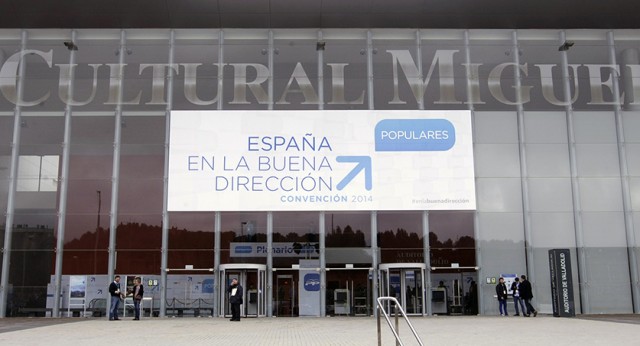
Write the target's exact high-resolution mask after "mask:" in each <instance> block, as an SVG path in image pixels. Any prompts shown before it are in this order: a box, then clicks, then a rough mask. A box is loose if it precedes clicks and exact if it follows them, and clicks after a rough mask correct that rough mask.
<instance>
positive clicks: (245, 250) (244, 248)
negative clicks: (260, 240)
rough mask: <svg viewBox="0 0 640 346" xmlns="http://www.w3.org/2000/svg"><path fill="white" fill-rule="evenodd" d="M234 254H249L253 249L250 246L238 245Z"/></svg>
mask: <svg viewBox="0 0 640 346" xmlns="http://www.w3.org/2000/svg"><path fill="white" fill-rule="evenodd" d="M234 251H235V253H251V252H253V247H251V245H239V246H236V248H235V250H234Z"/></svg>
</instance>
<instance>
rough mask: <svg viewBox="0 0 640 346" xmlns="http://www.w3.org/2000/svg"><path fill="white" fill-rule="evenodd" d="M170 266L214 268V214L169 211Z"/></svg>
mask: <svg viewBox="0 0 640 346" xmlns="http://www.w3.org/2000/svg"><path fill="white" fill-rule="evenodd" d="M169 222H171V227H170V228H169V256H168V257H169V259H168V261H169V262H168V267H169V268H185V265H193V268H198V269H202V268H213V267H214V264H213V259H214V252H213V248H214V232H213V231H214V230H213V226H214V214H213V213H169Z"/></svg>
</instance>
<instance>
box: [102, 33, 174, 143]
mask: <svg viewBox="0 0 640 346" xmlns="http://www.w3.org/2000/svg"><path fill="white" fill-rule="evenodd" d="M135 34H136V33H135V32H132V33H131V34H130V35H129V38H128V39H127V42H126V52H125V54H127V55H126V56H125V57H124V62H125V63H126V64H127V65H128V66H126V67H125V68H124V87H123V89H122V90H123V94H122V100H123V102H124V106H123V109H124V110H125V111H144V112H153V111H157V112H161V113H164V111H165V109H166V104H167V99H166V87H167V78H166V73H167V72H166V71H167V67H166V66H163V65H166V64H168V63H169V31H168V30H157V31H156V32H155V37H152V36H151V35H148V36H147V35H145V37H144V38H140V36H139V35H135ZM154 38H156V39H154ZM118 54H119V52H118ZM117 59H119V57H117ZM117 61H118V60H116V62H117ZM152 64H159V71H162V72H160V73H159V74H156V73H155V71H154V68H155V67H154V66H150V65H152ZM116 99H117V98H116ZM114 107H115V106H114ZM151 129H153V127H152V126H149V128H148V130H149V132H146V133H145V132H140V133H138V134H137V135H138V136H142V135H143V134H147V133H148V134H151V133H153V132H151ZM125 136H126V135H125V131H124V129H123V134H122V138H123V143H125V142H124V138H125ZM161 139H164V135H163V136H162V137H161ZM128 143H131V140H129V142H128Z"/></svg>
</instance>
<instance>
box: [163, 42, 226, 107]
mask: <svg viewBox="0 0 640 346" xmlns="http://www.w3.org/2000/svg"><path fill="white" fill-rule="evenodd" d="M203 33H205V32H204V31H203ZM203 36H205V37H202V38H201V39H194V38H184V39H177V40H176V41H175V48H174V59H175V63H177V64H181V66H180V68H179V73H178V74H177V75H174V81H173V109H180V110H190V109H216V108H217V107H218V66H217V65H216V64H217V63H218V51H219V42H218V35H217V32H215V33H214V32H211V33H209V35H203ZM228 62H231V61H228ZM227 68H229V67H227ZM227 83H229V84H231V83H232V80H228V81H227Z"/></svg>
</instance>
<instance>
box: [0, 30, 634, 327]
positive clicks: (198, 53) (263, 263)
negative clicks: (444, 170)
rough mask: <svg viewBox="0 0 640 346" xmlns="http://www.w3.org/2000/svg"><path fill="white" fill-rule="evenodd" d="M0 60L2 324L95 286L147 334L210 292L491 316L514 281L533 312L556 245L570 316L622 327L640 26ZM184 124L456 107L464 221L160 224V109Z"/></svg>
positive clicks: (11, 51)
mask: <svg viewBox="0 0 640 346" xmlns="http://www.w3.org/2000/svg"><path fill="white" fill-rule="evenodd" d="M0 58H1V59H0V61H2V66H1V68H0V83H1V84H0V93H2V95H1V96H0V209H1V210H3V211H6V213H5V214H4V219H3V221H4V222H2V224H3V227H2V229H1V232H2V233H1V235H2V236H1V237H0V242H2V243H0V245H1V246H2V249H3V252H2V254H3V256H2V259H1V260H2V281H1V282H0V293H1V294H0V308H1V309H0V314H1V315H2V316H22V315H25V314H28V313H30V312H33V311H36V312H43V311H44V312H47V311H48V309H50V310H52V311H53V313H54V314H59V313H60V312H64V311H70V305H69V304H70V303H73V301H72V299H71V298H73V297H72V292H73V289H72V287H70V286H73V285H72V284H71V285H70V283H71V281H73V280H72V278H78V277H79V278H84V280H85V284H84V285H83V287H84V289H85V290H86V292H85V295H83V297H84V298H85V300H84V301H83V302H82V304H83V305H84V306H86V307H88V306H89V303H90V302H91V301H94V302H95V301H96V300H97V299H108V297H107V295H108V294H107V293H106V287H107V285H108V283H109V282H110V281H111V278H112V277H113V275H116V274H119V275H123V276H125V275H140V276H142V277H143V278H144V282H145V284H146V285H147V286H149V290H148V292H149V297H151V298H152V301H151V302H149V307H150V308H151V310H153V312H155V313H156V314H157V315H159V316H165V315H170V314H173V313H178V312H179V313H180V314H182V313H184V311H185V310H189V311H190V312H193V313H194V314H196V312H195V311H196V310H198V311H199V310H200V309H208V310H207V311H210V313H211V314H213V315H214V316H221V315H225V314H227V313H228V312H229V311H228V308H227V305H228V304H227V303H226V300H225V299H226V296H225V294H224V292H225V286H226V283H227V281H228V280H229V279H230V278H231V277H238V278H240V279H241V282H243V283H244V285H245V289H246V290H247V297H246V299H245V301H246V302H247V303H246V304H245V307H244V311H243V313H244V314H245V315H247V316H301V315H312V316H324V315H332V314H338V315H340V314H345V315H370V314H373V313H374V310H375V309H374V308H375V299H376V298H377V297H379V296H386V295H392V296H395V297H397V298H398V299H399V300H400V301H401V302H402V304H403V306H405V308H406V310H407V312H408V313H411V314H416V315H431V314H438V313H467V314H476V313H479V314H482V315H492V314H497V303H496V301H495V298H494V294H495V290H494V286H495V281H496V280H497V278H498V277H500V276H508V277H511V276H512V275H521V274H525V275H527V276H528V277H529V280H530V281H531V282H532V283H533V286H534V295H535V299H534V302H535V304H536V305H537V306H538V308H539V310H540V311H541V312H543V313H551V312H552V310H553V309H552V291H551V281H552V280H551V278H550V268H549V250H551V249H558V248H561V249H569V251H570V263H571V267H570V269H571V272H572V273H573V275H572V279H573V281H572V288H573V292H574V304H575V311H576V312H577V313H583V314H589V313H637V312H638V311H639V309H640V303H639V301H640V280H639V278H638V276H639V275H640V271H639V269H638V255H639V254H638V249H639V247H638V241H637V238H638V232H639V230H640V108H639V105H640V31H639V30H596V29H593V30H535V29H528V30H480V29H474V30H458V29H438V30H436V29H433V30H432V29H420V30H412V29H321V30H317V29H174V30H171V29H128V30H119V29H100V30H97V29H95V30H94V29H77V30H69V29H56V30H44V29H32V30H14V29H3V30H0ZM201 110H207V111H238V112H240V111H242V112H252V111H261V112H260V114H261V116H264V117H274V118H273V121H277V120H278V119H277V117H278V114H281V113H278V112H281V111H293V112H295V111H318V112H321V111H332V112H338V113H344V114H349V113H350V112H354V111H364V110H369V111H416V112H418V111H423V110H429V111H465V112H467V114H468V116H469V119H470V123H471V125H472V129H473V134H472V139H473V142H472V144H473V166H474V185H475V187H474V191H475V200H476V203H475V206H474V208H472V209H473V210H459V209H455V208H452V209H450V210H443V209H440V208H439V209H438V210H429V209H422V210H420V209H417V210H416V209H411V210H408V209H398V210H360V209H354V210H338V211H335V210H331V209H322V210H302V211H300V210H296V209H295V208H292V210H279V209H278V210H260V211H256V210H253V211H252V210H237V211H228V210H225V211H221V210H209V211H197V212H194V211H172V210H171V209H170V208H169V206H168V205H169V197H170V196H169V191H168V186H169V152H170V148H171V144H172V143H171V141H170V138H171V126H170V124H171V117H172V112H174V111H201ZM225 114H226V113H225ZM222 123H224V121H222ZM243 251H244V252H243ZM74 280H75V279H74ZM440 282H442V285H443V286H444V288H443V291H445V292H446V294H445V297H444V298H443V300H444V308H443V305H442V301H441V300H440V294H439V293H434V291H437V288H438V286H439V285H440ZM475 292H477V297H476V294H475ZM53 297H59V299H54V298H53ZM198 313H199V312H198Z"/></svg>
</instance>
